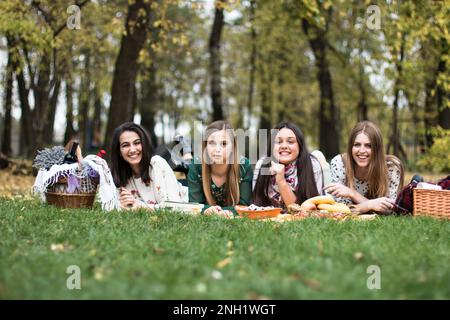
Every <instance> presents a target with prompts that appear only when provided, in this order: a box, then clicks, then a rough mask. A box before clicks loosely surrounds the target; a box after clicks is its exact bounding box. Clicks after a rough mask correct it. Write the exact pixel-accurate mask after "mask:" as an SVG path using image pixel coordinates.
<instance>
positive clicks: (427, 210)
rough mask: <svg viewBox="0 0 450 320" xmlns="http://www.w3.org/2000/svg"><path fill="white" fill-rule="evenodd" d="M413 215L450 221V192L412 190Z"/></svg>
mask: <svg viewBox="0 0 450 320" xmlns="http://www.w3.org/2000/svg"><path fill="white" fill-rule="evenodd" d="M413 192H414V215H416V216H432V217H435V218H447V219H450V190H427V189H417V188H415V189H414V191H413Z"/></svg>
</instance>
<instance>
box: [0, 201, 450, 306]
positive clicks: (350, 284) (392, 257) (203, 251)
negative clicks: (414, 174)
mask: <svg viewBox="0 0 450 320" xmlns="http://www.w3.org/2000/svg"><path fill="white" fill-rule="evenodd" d="M449 239H450V221H439V220H434V219H431V218H412V217H382V218H378V219H376V220H374V221H343V222H336V221H332V220H328V219H307V220H303V221H293V222H285V223H281V224H280V223H276V222H261V221H250V220H244V219H235V220H224V219H221V218H217V217H203V216H198V217H194V216H189V215H185V214H181V213H176V212H170V211H158V212H146V211H140V212H110V213H106V212H102V211H101V210H100V209H99V208H97V209H95V210H80V209H78V210H77V209H64V210H61V209H56V208H54V207H52V206H48V205H43V204H40V203H38V202H37V201H34V200H10V199H6V198H4V199H0V298H1V299H264V298H269V299H450V272H449V266H450V241H449ZM70 265H77V266H79V267H80V270H81V289H80V290H69V289H67V287H66V281H67V278H68V277H69V276H70V274H67V273H66V270H67V268H68V266H70ZM370 265H377V266H379V267H380V271H381V289H379V290H377V289H374V290H369V289H368V288H367V279H368V278H369V277H370V276H371V275H372V274H370V273H369V274H368V273H367V268H368V267H369V266H370Z"/></svg>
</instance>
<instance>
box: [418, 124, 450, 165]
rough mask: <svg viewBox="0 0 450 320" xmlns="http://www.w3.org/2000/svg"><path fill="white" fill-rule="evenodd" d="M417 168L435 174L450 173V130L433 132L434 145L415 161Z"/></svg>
mask: <svg viewBox="0 0 450 320" xmlns="http://www.w3.org/2000/svg"><path fill="white" fill-rule="evenodd" d="M417 166H418V168H419V169H422V170H427V171H432V172H436V173H445V174H449V173H450V130H444V129H442V128H437V129H436V130H435V132H434V143H433V145H432V146H431V148H430V149H429V151H428V152H427V153H426V154H424V155H423V156H422V157H420V159H419V160H418V161H417Z"/></svg>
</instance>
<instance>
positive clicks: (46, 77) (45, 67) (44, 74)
mask: <svg viewBox="0 0 450 320" xmlns="http://www.w3.org/2000/svg"><path fill="white" fill-rule="evenodd" d="M49 82H50V57H49V56H48V55H47V54H44V55H43V56H42V59H41V63H40V66H39V77H38V81H37V85H36V86H35V88H34V90H33V94H34V103H35V105H34V110H33V120H34V121H33V129H34V132H33V134H35V135H36V144H37V146H36V147H37V149H41V148H43V147H44V146H45V145H46V141H45V137H44V131H45V127H46V126H48V124H49V121H48V106H49V91H50V90H49V88H48V86H49Z"/></svg>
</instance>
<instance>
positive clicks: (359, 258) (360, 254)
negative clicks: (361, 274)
mask: <svg viewBox="0 0 450 320" xmlns="http://www.w3.org/2000/svg"><path fill="white" fill-rule="evenodd" d="M353 257H354V258H355V260H356V261H361V260H362V259H363V258H364V254H363V253H362V252H359V251H358V252H355V254H354V255H353Z"/></svg>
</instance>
